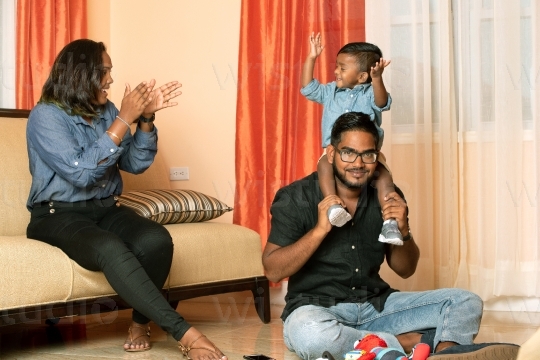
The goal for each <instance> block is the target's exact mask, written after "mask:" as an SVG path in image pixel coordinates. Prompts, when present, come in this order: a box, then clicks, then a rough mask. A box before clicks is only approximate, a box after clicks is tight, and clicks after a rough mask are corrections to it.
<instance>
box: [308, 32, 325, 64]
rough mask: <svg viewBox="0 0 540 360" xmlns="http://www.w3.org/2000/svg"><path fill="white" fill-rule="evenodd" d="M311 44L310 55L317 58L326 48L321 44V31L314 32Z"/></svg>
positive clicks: (310, 40)
mask: <svg viewBox="0 0 540 360" xmlns="http://www.w3.org/2000/svg"><path fill="white" fill-rule="evenodd" d="M309 45H310V47H309V56H310V57H312V58H313V59H316V58H317V57H319V55H321V53H322V51H323V49H324V46H323V45H321V33H317V35H315V33H314V32H312V33H311V35H310V36H309Z"/></svg>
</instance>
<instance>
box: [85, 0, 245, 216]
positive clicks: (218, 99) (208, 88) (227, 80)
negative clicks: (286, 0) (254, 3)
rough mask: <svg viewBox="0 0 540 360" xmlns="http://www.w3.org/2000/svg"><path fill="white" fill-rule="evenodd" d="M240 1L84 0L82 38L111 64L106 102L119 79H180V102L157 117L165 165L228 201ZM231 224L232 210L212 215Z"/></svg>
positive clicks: (117, 95)
mask: <svg viewBox="0 0 540 360" xmlns="http://www.w3.org/2000/svg"><path fill="white" fill-rule="evenodd" d="M240 5H241V0H222V1H215V0H197V1H193V0H160V1H159V2H149V1H146V0H89V1H88V20H89V21H88V22H89V37H90V38H92V39H93V40H99V41H103V42H104V43H105V44H106V46H107V48H108V52H109V54H110V55H111V58H112V62H113V72H112V76H113V79H114V81H115V83H114V84H113V86H112V91H111V96H110V98H111V100H112V101H113V102H114V103H115V104H116V105H117V107H119V106H120V104H121V99H122V94H123V89H124V85H123V84H125V83H126V82H128V83H130V85H131V86H132V87H133V86H136V85H137V84H138V83H139V82H141V81H143V80H149V79H151V78H154V79H156V80H157V84H158V85H161V84H163V83H166V82H168V81H171V80H178V81H180V82H181V83H182V95H181V96H180V97H178V102H179V105H178V106H176V107H174V108H170V109H165V110H163V111H161V112H159V113H158V114H156V126H157V127H158V129H159V151H161V152H162V154H163V155H164V157H165V162H166V163H167V166H168V167H172V166H188V167H189V171H190V180H188V181H172V182H171V186H172V187H173V188H181V189H192V190H197V191H201V192H204V193H206V194H208V195H212V196H214V197H216V198H218V199H220V200H222V201H224V202H226V203H227V204H228V205H230V206H233V205H234V185H235V175H234V167H235V154H234V143H235V128H236V74H237V68H238V44H239V31H240ZM218 221H220V222H232V213H229V214H226V215H224V216H222V217H220V218H219V219H218Z"/></svg>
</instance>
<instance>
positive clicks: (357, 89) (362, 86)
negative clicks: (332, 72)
mask: <svg viewBox="0 0 540 360" xmlns="http://www.w3.org/2000/svg"><path fill="white" fill-rule="evenodd" d="M370 86H371V83H364V84H358V85H355V87H353V88H352V89H349V88H338V87H337V86H336V92H340V91H354V92H360V91H366V90H367V89H368V88H369V87H370Z"/></svg>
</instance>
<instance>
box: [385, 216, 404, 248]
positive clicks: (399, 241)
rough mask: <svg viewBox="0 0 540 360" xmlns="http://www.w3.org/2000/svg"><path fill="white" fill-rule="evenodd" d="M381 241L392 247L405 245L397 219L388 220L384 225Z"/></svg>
mask: <svg viewBox="0 0 540 360" xmlns="http://www.w3.org/2000/svg"><path fill="white" fill-rule="evenodd" d="M379 241H380V242H383V243H388V244H392V245H403V236H401V232H400V231H399V228H398V223H397V221H396V219H388V220H386V221H385V222H384V223H383V226H382V230H381V234H380V235H379Z"/></svg>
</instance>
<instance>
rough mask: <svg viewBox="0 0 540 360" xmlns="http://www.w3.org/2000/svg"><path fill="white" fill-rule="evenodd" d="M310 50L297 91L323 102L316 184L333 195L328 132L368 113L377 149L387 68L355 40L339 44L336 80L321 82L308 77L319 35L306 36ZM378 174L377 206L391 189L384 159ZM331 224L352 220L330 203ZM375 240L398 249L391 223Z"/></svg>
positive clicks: (377, 53) (386, 103)
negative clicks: (347, 117)
mask: <svg viewBox="0 0 540 360" xmlns="http://www.w3.org/2000/svg"><path fill="white" fill-rule="evenodd" d="M309 43H310V52H309V54H308V56H307V58H306V61H305V62H304V66H303V68H302V89H301V90H300V92H301V93H302V95H304V96H305V97H306V98H307V99H308V100H311V101H316V102H318V103H321V104H323V106H324V110H323V117H322V125H321V126H322V146H323V148H324V149H325V150H324V153H323V155H322V156H321V158H320V159H319V163H318V164H317V171H318V173H319V181H320V184H321V191H322V193H323V196H325V197H326V196H328V195H335V194H336V188H335V181H334V172H333V169H332V165H331V164H330V163H329V162H328V159H327V158H326V147H327V146H328V145H329V144H330V132H331V130H332V125H334V122H335V120H336V119H337V118H338V117H339V116H340V115H342V114H343V113H346V112H350V111H360V112H363V113H365V114H368V115H369V116H370V117H371V119H372V121H373V122H374V123H375V124H376V125H377V129H378V130H379V135H380V141H379V144H378V146H377V150H380V149H381V146H382V141H383V136H384V132H383V130H382V129H381V127H380V126H381V123H382V121H381V113H382V111H385V110H388V109H389V108H390V104H391V103H392V98H391V97H390V94H388V92H387V91H386V88H385V86H384V83H383V79H382V73H383V71H384V68H385V67H386V66H388V65H389V64H390V60H384V59H383V57H382V52H381V50H380V49H379V48H378V47H377V46H376V45H373V44H370V43H365V42H354V43H349V44H346V45H345V46H343V47H342V48H341V49H340V50H339V52H338V54H337V59H336V68H335V70H334V74H335V76H336V80H335V81H333V82H331V83H328V84H324V85H323V84H321V83H319V81H317V80H316V79H314V78H313V68H314V67H315V61H316V60H317V58H318V57H319V55H320V54H321V52H322V51H323V49H324V46H322V45H321V34H320V33H318V34H317V35H315V34H314V33H311V36H310V37H309ZM378 161H379V164H378V165H377V172H378V173H379V175H378V177H377V180H376V181H375V186H376V188H377V192H378V197H379V203H380V204H383V203H384V202H385V201H386V194H388V193H390V192H392V191H394V184H393V181H392V176H391V174H390V170H389V169H388V167H387V165H386V162H385V158H384V155H383V154H382V153H381V154H379V156H378ZM328 218H329V220H330V223H331V224H332V225H334V226H343V225H344V224H345V223H346V222H347V221H349V220H350V219H351V216H350V214H349V213H348V212H347V211H346V210H345V209H344V208H343V207H342V206H340V205H334V206H332V207H331V208H330V210H329V211H328ZM379 241H381V242H387V243H391V244H394V245H402V244H403V238H402V236H401V233H400V232H399V229H398V225H397V222H396V220H395V219H388V220H386V221H385V222H384V224H383V228H382V231H381V234H380V235H379Z"/></svg>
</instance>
